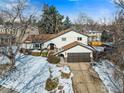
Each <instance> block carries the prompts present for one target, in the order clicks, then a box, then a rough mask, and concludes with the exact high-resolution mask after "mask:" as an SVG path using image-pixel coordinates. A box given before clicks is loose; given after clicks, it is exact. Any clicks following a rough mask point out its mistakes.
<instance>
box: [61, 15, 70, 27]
mask: <svg viewBox="0 0 124 93" xmlns="http://www.w3.org/2000/svg"><path fill="white" fill-rule="evenodd" d="M71 25H72V24H71V21H70V19H69V17H68V16H67V17H66V18H65V20H64V22H63V26H64V27H63V28H64V29H68V28H70V27H71Z"/></svg>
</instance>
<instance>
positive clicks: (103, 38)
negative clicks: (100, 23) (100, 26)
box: [101, 30, 110, 42]
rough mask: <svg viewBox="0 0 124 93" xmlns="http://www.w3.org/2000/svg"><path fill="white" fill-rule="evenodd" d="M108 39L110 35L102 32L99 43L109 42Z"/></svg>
mask: <svg viewBox="0 0 124 93" xmlns="http://www.w3.org/2000/svg"><path fill="white" fill-rule="evenodd" d="M109 39H110V35H109V34H108V32H107V31H105V30H104V31H103V32H102V35H101V41H102V42H107V41H109Z"/></svg>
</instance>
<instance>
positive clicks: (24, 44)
mask: <svg viewBox="0 0 124 93" xmlns="http://www.w3.org/2000/svg"><path fill="white" fill-rule="evenodd" d="M21 48H25V49H33V43H29V44H26V43H23V44H21Z"/></svg>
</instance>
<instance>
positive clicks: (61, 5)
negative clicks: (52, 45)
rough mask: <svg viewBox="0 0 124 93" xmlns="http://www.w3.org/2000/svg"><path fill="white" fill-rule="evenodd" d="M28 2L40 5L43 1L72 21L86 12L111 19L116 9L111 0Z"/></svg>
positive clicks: (93, 15)
mask: <svg viewBox="0 0 124 93" xmlns="http://www.w3.org/2000/svg"><path fill="white" fill-rule="evenodd" d="M30 3H32V4H34V5H36V6H41V4H43V3H47V4H49V5H54V6H56V7H57V9H58V11H59V12H60V13H61V14H63V15H65V16H69V17H70V18H71V19H72V20H73V21H74V20H75V19H76V18H77V16H78V15H79V14H80V13H86V14H87V15H88V16H90V17H91V18H94V19H95V20H98V19H100V18H103V17H105V18H107V19H111V18H112V16H113V15H114V13H115V11H116V6H115V5H114V3H113V2H112V0H30Z"/></svg>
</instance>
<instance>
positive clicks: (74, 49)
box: [61, 45, 93, 58]
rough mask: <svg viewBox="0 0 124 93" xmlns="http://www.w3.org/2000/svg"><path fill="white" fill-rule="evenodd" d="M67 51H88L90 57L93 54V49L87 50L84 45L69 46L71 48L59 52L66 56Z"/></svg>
mask: <svg viewBox="0 0 124 93" xmlns="http://www.w3.org/2000/svg"><path fill="white" fill-rule="evenodd" d="M68 53H90V56H91V57H92V56H93V51H91V50H89V49H87V48H85V47H82V46H80V45H78V46H75V47H73V48H71V49H69V50H67V51H64V52H62V53H61V54H63V55H64V57H65V58H67V54H68Z"/></svg>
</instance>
